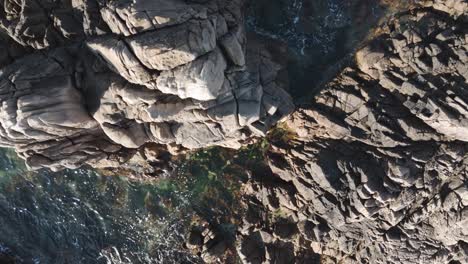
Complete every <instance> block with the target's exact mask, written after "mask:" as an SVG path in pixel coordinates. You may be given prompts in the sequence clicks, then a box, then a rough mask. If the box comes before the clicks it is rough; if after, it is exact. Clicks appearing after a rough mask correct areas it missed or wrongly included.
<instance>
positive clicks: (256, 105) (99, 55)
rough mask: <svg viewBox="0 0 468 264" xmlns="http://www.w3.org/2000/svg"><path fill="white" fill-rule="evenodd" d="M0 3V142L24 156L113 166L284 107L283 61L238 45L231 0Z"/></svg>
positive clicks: (247, 128)
mask: <svg viewBox="0 0 468 264" xmlns="http://www.w3.org/2000/svg"><path fill="white" fill-rule="evenodd" d="M1 6H2V7H1V8H0V40H1V44H0V45H1V47H5V49H4V50H6V51H7V52H6V53H2V54H3V55H1V56H0V66H1V67H2V68H1V71H0V89H1V98H0V102H1V104H2V106H1V111H0V115H1V116H0V143H1V145H3V146H8V147H14V148H16V150H17V152H18V153H19V154H20V155H21V156H22V157H24V158H25V159H26V161H27V163H28V165H29V166H31V167H32V168H39V167H49V168H52V169H63V168H76V167H79V166H81V165H83V164H90V165H92V166H94V167H102V166H104V167H109V166H110V167H112V166H117V165H119V164H121V163H122V162H124V161H126V160H128V159H129V158H130V157H131V156H132V154H133V153H134V152H135V151H136V150H138V149H139V148H141V147H142V146H143V145H145V144H146V143H158V144H162V145H171V148H172V149H174V146H182V147H183V148H188V149H195V148H202V147H208V146H213V145H220V146H225V147H230V148H237V147H239V146H240V141H242V140H246V139H248V138H251V137H252V136H255V135H262V134H264V133H265V132H266V131H267V130H268V128H269V127H271V126H272V125H274V124H275V123H276V122H277V121H278V120H280V119H281V118H283V117H284V116H285V115H287V114H289V113H290V112H291V111H292V110H293V105H292V101H291V99H290V97H289V95H288V94H287V93H286V92H284V91H283V88H285V87H284V86H283V85H282V84H281V85H280V84H277V81H276V79H277V76H278V73H279V72H280V71H281V70H282V68H283V66H282V65H280V64H278V63H277V62H275V60H274V58H273V57H272V55H271V54H270V53H269V52H268V51H267V50H266V49H265V48H263V47H262V45H263V44H262V42H258V41H252V42H249V45H247V41H246V34H245V32H244V30H243V28H244V27H243V21H242V15H241V14H242V8H243V3H242V1H241V0H239V1H225V0H212V1H188V0H187V1H183V0H171V1H130V0H122V1H107V0H102V1H94V0H84V1H81V0H80V1H71V2H70V1H45V0H20V1H11V0H2V1H1ZM259 49H260V50H261V52H258V50H259ZM259 69H268V71H264V70H259Z"/></svg>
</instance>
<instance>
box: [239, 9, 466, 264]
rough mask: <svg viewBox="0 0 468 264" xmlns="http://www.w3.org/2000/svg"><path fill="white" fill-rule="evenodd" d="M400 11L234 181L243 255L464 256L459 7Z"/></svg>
mask: <svg viewBox="0 0 468 264" xmlns="http://www.w3.org/2000/svg"><path fill="white" fill-rule="evenodd" d="M435 2H436V3H433V4H432V5H429V4H428V3H424V6H425V7H419V8H414V9H412V10H410V11H408V12H404V13H400V14H398V15H397V16H396V17H394V18H393V19H391V20H390V21H389V22H387V23H386V25H385V26H384V27H383V28H382V29H381V32H380V34H379V35H378V36H376V37H375V38H374V40H373V41H371V42H370V43H368V44H367V45H366V46H365V47H364V48H362V49H361V50H360V51H359V52H358V53H357V54H356V65H355V66H353V67H349V68H346V69H344V70H343V72H342V73H341V74H340V75H339V76H337V77H336V78H335V79H334V80H332V81H331V82H330V83H329V84H328V85H326V87H325V88H324V89H323V90H322V91H321V92H320V93H319V94H318V95H316V96H315V98H314V102H313V103H311V104H310V105H306V106H301V107H299V108H298V109H297V110H296V112H295V113H293V114H292V115H291V116H290V117H289V118H288V120H287V121H286V122H285V124H286V127H288V128H289V129H290V130H291V131H289V132H288V133H290V134H294V135H293V136H290V140H289V141H287V142H284V141H278V142H273V146H272V149H271V151H269V153H268V161H269V165H270V168H271V171H270V172H266V173H265V174H264V175H254V176H253V177H252V179H250V181H249V182H248V183H247V184H246V186H245V193H246V196H245V197H244V200H245V201H244V204H245V206H246V208H247V210H248V211H247V215H246V217H245V219H244V223H243V225H242V226H241V227H240V229H239V235H238V240H239V241H238V253H239V255H240V256H241V258H242V260H243V261H244V262H245V263H318V262H319V261H321V262H320V263H466V262H467V261H468V228H467V224H468V222H467V221H468V215H467V213H468V207H467V206H468V192H467V190H468V188H467V187H468V185H467V180H468V173H467V171H468V170H467V168H468V167H467V165H468V156H467V151H468V93H467V92H468V85H467V80H468V75H467V73H468V57H467V55H468V53H467V51H468V39H467V37H468V31H467V29H468V24H467V22H466V21H467V20H466V15H467V14H468V13H467V12H468V4H467V3H466V2H465V1H435Z"/></svg>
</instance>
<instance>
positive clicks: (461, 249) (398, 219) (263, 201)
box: [0, 0, 468, 263]
mask: <svg viewBox="0 0 468 264" xmlns="http://www.w3.org/2000/svg"><path fill="white" fill-rule="evenodd" d="M0 2H1V4H2V8H0V45H1V48H2V50H4V51H3V52H2V53H1V54H0V67H1V69H0V91H1V92H0V102H1V108H0V144H1V145H2V146H7V147H13V148H15V149H16V151H17V152H18V153H19V155H20V156H21V157H23V158H24V159H26V162H27V164H28V165H29V166H30V167H32V168H40V167H49V168H51V169H55V170H59V169H63V168H77V167H79V166H81V165H83V164H89V165H91V166H94V167H112V166H119V165H120V164H122V163H124V162H126V161H127V160H129V159H130V158H131V157H132V156H133V154H135V153H136V152H137V151H140V152H143V153H149V152H151V151H152V149H158V148H157V147H154V146H155V145H157V146H158V147H162V148H165V149H166V150H168V151H170V152H177V149H198V148H203V147H208V146H214V145H217V146H223V147H229V148H238V147H240V146H241V145H242V144H243V143H244V142H246V141H247V140H248V139H250V138H252V137H255V136H263V135H265V133H266V132H267V131H268V130H269V128H271V127H272V126H273V125H275V124H276V123H277V122H278V121H279V120H281V119H283V118H284V117H286V116H287V119H286V121H285V122H284V124H285V126H286V127H288V129H290V130H291V131H288V133H290V134H291V135H290V136H289V137H288V140H286V141H284V140H278V141H273V142H272V147H271V149H270V150H269V151H268V152H267V160H268V162H269V167H270V170H268V171H266V172H265V173H264V174H252V177H251V178H250V179H249V181H248V182H246V183H245V184H244V194H245V195H244V197H243V202H244V206H245V209H246V215H245V218H244V219H242V221H243V224H242V225H241V226H239V230H238V234H237V253H238V255H239V257H240V259H241V260H242V261H243V262H244V263H317V262H319V261H320V262H321V263H327V261H328V262H330V263H337V262H339V263H421V262H422V263H466V262H468V228H467V225H468V222H467V221H468V220H467V219H468V215H467V212H468V210H467V206H468V191H467V190H468V189H467V181H468V172H467V171H468V170H467V163H468V159H467V151H468V143H467V142H468V85H467V79H468V23H467V21H468V20H467V15H468V3H467V2H466V0H421V1H416V2H417V4H416V5H415V6H412V7H411V9H410V10H408V11H405V12H402V13H399V14H397V15H396V16H394V17H393V18H391V19H390V21H388V22H387V23H386V24H385V25H384V26H383V27H382V28H381V29H380V31H379V33H378V34H377V35H376V36H374V37H373V40H372V41H370V42H369V43H367V44H366V45H365V47H363V48H362V49H360V51H359V52H358V53H357V54H356V63H355V65H351V66H350V67H348V68H346V69H344V70H343V71H342V72H341V73H340V74H339V76H337V77H336V78H334V79H333V80H332V81H331V82H330V83H328V84H327V85H326V86H325V87H324V88H323V90H321V91H320V92H319V93H318V94H317V95H316V96H315V97H314V101H313V102H311V103H310V104H308V105H303V106H299V107H297V108H296V111H295V112H294V113H292V114H290V113H291V112H292V110H293V108H294V107H293V105H292V100H291V99H290V97H289V95H288V94H287V93H286V92H285V89H286V87H287V84H286V82H285V81H284V80H283V79H282V76H283V73H284V65H283V64H282V63H280V60H279V59H278V58H277V57H275V55H274V54H275V53H274V51H273V49H274V48H272V47H270V46H269V45H268V42H269V41H266V40H262V39H260V38H259V37H258V36H250V35H249V36H248V35H247V34H246V32H245V30H244V26H243V10H242V9H243V1H241V0H185V1H184V0H133V1H131V0H96V1H94V0H76V1H47V0H0ZM288 115H289V116H288ZM148 146H151V147H148ZM156 152H157V151H156ZM155 155H157V153H156V154H155ZM213 230H215V228H211V227H210V228H205V229H204V231H203V230H198V231H197V230H195V231H196V232H195V233H194V232H192V233H191V235H192V236H191V238H190V239H189V241H188V243H187V244H188V246H189V247H192V249H193V250H194V251H196V252H198V253H200V254H202V255H203V257H204V259H205V260H206V261H210V262H215V261H217V258H218V257H219V256H222V251H223V250H224V249H225V248H226V247H227V245H226V244H224V243H223V241H222V239H221V238H220V237H222V235H217V234H215V233H216V232H214V231H213ZM197 232H198V233H197ZM214 245H217V247H214Z"/></svg>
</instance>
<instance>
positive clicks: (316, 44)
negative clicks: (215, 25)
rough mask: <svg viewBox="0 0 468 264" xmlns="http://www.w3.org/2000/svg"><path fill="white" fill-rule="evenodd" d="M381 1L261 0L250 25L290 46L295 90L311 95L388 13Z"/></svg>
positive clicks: (251, 11) (299, 97) (297, 95)
mask: <svg viewBox="0 0 468 264" xmlns="http://www.w3.org/2000/svg"><path fill="white" fill-rule="evenodd" d="M378 3H379V1H376V0H353V1H350V0H256V1H250V5H249V6H248V8H247V10H248V16H247V28H248V30H250V31H253V32H255V33H257V34H260V35H262V36H265V37H269V38H273V39H277V40H281V41H283V42H285V43H286V44H287V45H288V54H289V58H288V59H289V60H288V73H289V80H290V93H291V95H292V96H293V98H294V99H295V101H296V102H297V103H301V102H302V101H304V100H307V99H308V98H310V97H311V96H312V95H313V94H314V93H315V92H317V90H318V89H319V88H320V87H321V86H322V85H323V84H324V83H326V82H327V81H328V80H330V79H332V78H333V77H335V76H336V74H337V73H338V72H339V71H340V70H341V69H342V68H343V67H344V66H347V65H349V64H350V63H352V62H353V54H354V52H355V50H356V49H357V48H358V47H359V46H360V45H361V44H362V43H363V41H364V40H365V39H366V37H367V36H368V34H369V33H370V32H371V30H372V29H373V28H375V27H376V26H377V25H378V24H379V21H380V19H381V18H383V17H384V16H385V14H386V8H385V7H384V6H382V5H380V4H378Z"/></svg>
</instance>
